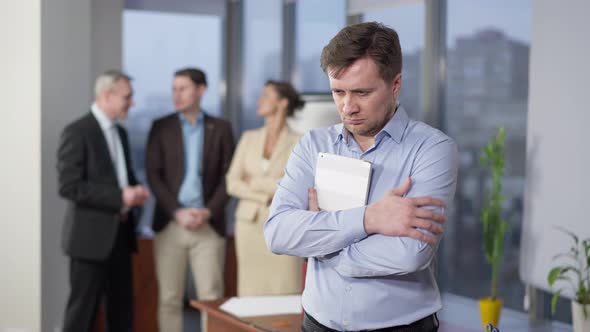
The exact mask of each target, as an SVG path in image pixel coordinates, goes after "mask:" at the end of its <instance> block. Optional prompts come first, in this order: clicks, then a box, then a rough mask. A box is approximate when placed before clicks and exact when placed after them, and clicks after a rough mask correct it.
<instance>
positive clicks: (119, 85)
mask: <svg viewBox="0 0 590 332" xmlns="http://www.w3.org/2000/svg"><path fill="white" fill-rule="evenodd" d="M106 102H107V107H108V109H109V113H110V118H111V119H114V120H124V119H126V118H127V115H128V114H129V108H131V106H133V88H132V87H131V84H130V83H129V81H127V80H125V79H120V80H118V81H116V82H115V86H114V88H113V89H112V90H110V91H108V92H107V93H106Z"/></svg>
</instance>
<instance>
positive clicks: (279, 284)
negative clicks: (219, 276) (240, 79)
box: [226, 81, 305, 296]
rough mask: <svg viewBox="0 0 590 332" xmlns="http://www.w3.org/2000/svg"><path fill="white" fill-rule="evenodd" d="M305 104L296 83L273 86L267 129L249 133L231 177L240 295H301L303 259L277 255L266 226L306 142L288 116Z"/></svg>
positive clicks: (266, 99) (265, 105)
mask: <svg viewBox="0 0 590 332" xmlns="http://www.w3.org/2000/svg"><path fill="white" fill-rule="evenodd" d="M304 103H305V102H304V101H303V100H302V99H301V97H300V96H299V94H298V93H297V91H295V89H294V88H293V86H291V84H289V83H286V82H276V81H268V82H267V83H266V84H265V86H264V90H262V93H261V94H260V97H259V98H258V109H257V114H258V115H259V116H261V117H264V119H265V125H264V127H262V128H258V129H254V130H248V131H246V132H244V133H243V135H242V137H241V138H240V142H239V143H238V147H237V149H236V151H235V153H234V157H233V160H232V163H231V166H230V168H229V171H228V173H227V177H226V186H227V192H228V193H229V194H230V195H231V196H234V197H237V198H238V199H239V200H240V201H239V203H238V207H237V209H236V227H235V237H236V256H237V260H238V295H240V296H247V295H272V294H295V293H300V292H301V264H302V261H301V259H300V258H297V257H291V256H279V255H274V254H272V253H271V252H270V251H269V250H268V248H267V247H266V243H265V241H264V236H263V231H262V226H263V224H264V222H265V221H266V219H267V218H268V207H269V205H270V202H271V200H272V197H273V195H274V193H275V190H276V187H277V182H278V181H279V180H280V179H281V177H282V176H283V171H284V168H285V165H286V164H287V159H288V158H289V155H290V154H291V150H292V149H293V147H294V146H295V144H296V143H297V141H298V140H299V137H300V135H299V134H297V133H295V132H294V131H292V130H291V129H289V127H288V125H287V117H289V116H291V115H293V113H294V112H295V110H297V109H300V108H302V107H303V105H304Z"/></svg>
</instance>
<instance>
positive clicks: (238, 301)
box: [219, 295, 301, 317]
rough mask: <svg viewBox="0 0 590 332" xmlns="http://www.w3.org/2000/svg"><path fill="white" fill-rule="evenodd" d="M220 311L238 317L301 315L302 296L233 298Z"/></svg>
mask: <svg viewBox="0 0 590 332" xmlns="http://www.w3.org/2000/svg"><path fill="white" fill-rule="evenodd" d="M219 309H221V310H223V311H225V312H227V313H229V314H232V315H234V316H237V317H254V316H269V315H284V314H299V313H301V295H278V296H241V297H232V298H230V299H229V300H227V301H225V303H223V304H222V305H221V306H220V307H219Z"/></svg>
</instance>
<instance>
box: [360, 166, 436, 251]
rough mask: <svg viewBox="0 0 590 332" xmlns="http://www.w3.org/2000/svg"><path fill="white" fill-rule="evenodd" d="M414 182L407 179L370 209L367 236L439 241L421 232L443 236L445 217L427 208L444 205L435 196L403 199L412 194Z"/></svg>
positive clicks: (365, 223) (366, 219) (367, 213)
mask: <svg viewBox="0 0 590 332" xmlns="http://www.w3.org/2000/svg"><path fill="white" fill-rule="evenodd" d="M411 186H412V181H411V179H410V178H409V177H408V179H407V180H406V181H405V182H404V183H403V184H402V185H401V186H399V187H397V188H395V189H393V190H392V191H390V192H388V193H387V194H385V196H384V197H383V198H381V199H380V200H379V201H377V202H375V203H373V204H370V205H369V206H367V209H366V211H365V218H364V225H365V231H366V232H367V234H382V235H387V236H407V237H411V238H414V239H416V240H419V241H424V242H427V243H430V244H434V243H436V238H435V237H434V236H431V235H427V234H424V233H421V232H419V231H418V230H416V228H420V229H424V230H427V231H429V232H430V233H432V234H434V235H438V234H442V233H443V228H442V225H441V224H443V223H444V222H445V221H446V218H445V216H444V215H442V214H438V213H435V212H434V211H432V210H429V209H426V208H425V207H426V206H438V207H445V203H444V202H443V201H441V200H439V199H436V198H432V197H412V198H408V197H403V195H405V194H406V193H408V192H409V191H410V188H411Z"/></svg>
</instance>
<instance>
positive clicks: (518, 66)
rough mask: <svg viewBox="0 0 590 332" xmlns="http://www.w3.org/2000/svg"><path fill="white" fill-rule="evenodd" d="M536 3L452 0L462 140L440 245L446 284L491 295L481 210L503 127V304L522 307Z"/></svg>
mask: <svg viewBox="0 0 590 332" xmlns="http://www.w3.org/2000/svg"><path fill="white" fill-rule="evenodd" d="M531 16H532V13H531V1H530V0H523V1H509V0H498V1H485V0H449V1H448V18H447V22H448V23H447V24H448V30H447V31H448V35H447V37H448V38H447V56H448V67H447V86H446V92H447V98H446V101H447V105H446V115H445V123H446V126H447V128H445V131H446V133H447V134H448V135H449V136H451V137H453V138H454V139H455V141H456V142H457V144H458V145H459V152H460V170H459V181H458V183H457V192H456V195H455V202H454V208H453V209H451V211H450V215H449V222H448V223H447V232H446V234H445V238H444V240H443V242H442V245H441V247H440V251H439V255H440V261H439V263H440V275H439V279H440V280H441V288H443V290H445V291H448V292H453V293H456V294H459V295H463V296H468V297H471V298H482V297H487V296H490V291H491V290H490V283H491V272H490V268H489V266H488V264H487V263H486V260H485V255H484V252H483V246H482V237H483V235H482V222H481V218H480V215H481V211H482V210H483V208H484V203H485V199H486V195H487V191H488V190H489V189H490V184H491V181H490V180H489V179H490V175H489V174H488V173H487V172H486V171H485V170H484V169H483V168H482V167H481V166H480V156H481V150H482V148H483V146H484V145H485V144H486V143H487V142H488V141H489V140H490V139H492V138H493V137H494V136H495V134H496V133H497V130H498V128H499V127H504V128H506V134H507V135H506V170H505V176H504V178H503V186H504V188H503V196H504V199H505V203H504V205H503V206H502V208H503V210H504V212H505V213H504V214H503V218H504V219H505V220H506V221H508V222H509V224H510V226H509V230H508V232H507V233H506V238H505V249H504V250H505V252H504V257H503V259H502V262H501V267H500V269H501V271H500V275H499V285H498V289H499V294H498V296H499V297H500V298H502V299H503V301H504V306H505V307H508V308H511V309H515V310H520V311H522V310H523V296H524V285H523V284H522V283H521V282H520V278H519V274H518V269H519V249H520V232H521V224H522V213H523V190H524V171H525V151H526V145H525V142H526V114H527V94H528V62H529V46H530V29H531Z"/></svg>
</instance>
